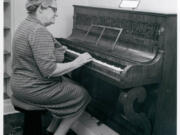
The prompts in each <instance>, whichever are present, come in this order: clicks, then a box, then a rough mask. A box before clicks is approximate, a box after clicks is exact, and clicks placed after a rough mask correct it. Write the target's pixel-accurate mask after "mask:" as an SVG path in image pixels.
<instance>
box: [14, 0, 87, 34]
mask: <svg viewBox="0 0 180 135" xmlns="http://www.w3.org/2000/svg"><path fill="white" fill-rule="evenodd" d="M25 3H26V0H16V1H15V0H13V11H14V14H13V18H12V19H13V26H14V28H13V30H15V29H16V28H17V26H18V25H19V24H20V22H21V21H22V20H23V19H24V18H25V17H26V16H27V13H26V10H25ZM57 4H58V13H57V14H58V17H57V18H56V24H54V25H52V26H50V27H49V28H48V29H49V30H50V31H51V32H52V34H53V35H54V36H55V37H67V36H69V35H70V34H71V30H72V23H73V18H72V16H73V6H72V5H88V0H57Z"/></svg>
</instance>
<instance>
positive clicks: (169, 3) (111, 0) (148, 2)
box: [88, 0, 177, 13]
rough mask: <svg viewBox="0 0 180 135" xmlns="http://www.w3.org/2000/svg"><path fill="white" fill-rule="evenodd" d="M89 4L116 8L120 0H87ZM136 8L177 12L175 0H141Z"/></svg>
mask: <svg viewBox="0 0 180 135" xmlns="http://www.w3.org/2000/svg"><path fill="white" fill-rule="evenodd" d="M88 1H89V5H90V6H100V7H112V8H118V6H119V3H120V2H121V0H88ZM138 10H143V11H147V10H149V11H156V12H168V13H176V12H177V0H141V2H140V5H139V7H138Z"/></svg>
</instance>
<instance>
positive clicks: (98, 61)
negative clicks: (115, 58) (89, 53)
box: [67, 49, 123, 72]
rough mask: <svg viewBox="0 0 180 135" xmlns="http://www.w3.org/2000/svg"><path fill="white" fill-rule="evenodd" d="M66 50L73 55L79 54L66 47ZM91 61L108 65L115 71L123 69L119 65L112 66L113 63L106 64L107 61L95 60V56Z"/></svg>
mask: <svg viewBox="0 0 180 135" xmlns="http://www.w3.org/2000/svg"><path fill="white" fill-rule="evenodd" d="M67 52H69V53H72V54H75V55H77V56H79V55H80V53H78V52H75V51H73V50H70V49H67ZM93 62H95V63H98V64H101V65H103V66H106V67H108V68H111V69H113V70H115V71H117V72H121V71H123V69H121V68H120V67H116V66H114V65H110V64H107V63H105V62H102V61H100V60H97V59H95V58H93Z"/></svg>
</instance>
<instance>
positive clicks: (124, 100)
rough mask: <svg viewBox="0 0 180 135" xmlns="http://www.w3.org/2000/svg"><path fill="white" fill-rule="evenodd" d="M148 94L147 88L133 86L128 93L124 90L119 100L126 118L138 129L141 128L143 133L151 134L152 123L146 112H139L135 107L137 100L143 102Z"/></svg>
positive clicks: (144, 134)
mask: <svg viewBox="0 0 180 135" xmlns="http://www.w3.org/2000/svg"><path fill="white" fill-rule="evenodd" d="M146 96H147V93H146V90H145V88H143V87H137V88H132V89H130V90H129V91H128V92H127V93H125V92H122V93H121V94H120V96H119V99H118V102H119V104H122V106H123V111H124V116H123V117H124V119H126V120H127V121H129V122H130V123H131V124H132V125H133V126H134V127H135V128H136V129H141V130H142V132H143V135H150V134H151V123H150V121H149V119H148V118H147V116H146V114H145V113H143V112H140V113H137V112H136V111H135V109H134V104H135V102H137V103H143V102H144V101H145V99H146ZM117 107H118V106H117Z"/></svg>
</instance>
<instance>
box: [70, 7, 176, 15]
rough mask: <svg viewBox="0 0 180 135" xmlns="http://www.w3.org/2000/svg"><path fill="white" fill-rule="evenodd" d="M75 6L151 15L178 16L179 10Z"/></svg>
mask: <svg viewBox="0 0 180 135" xmlns="http://www.w3.org/2000/svg"><path fill="white" fill-rule="evenodd" d="M73 7H78V8H81V7H82V8H92V9H93V8H94V9H105V10H111V11H113V10H114V11H115V10H117V11H118V10H121V11H122V12H129V13H130V12H132V13H134V12H135V13H138V14H144V13H146V14H151V15H156V16H157V15H158V16H167V15H168V16H177V12H166V11H158V10H146V9H128V8H127V9H126V8H116V7H110V6H86V5H73Z"/></svg>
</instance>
